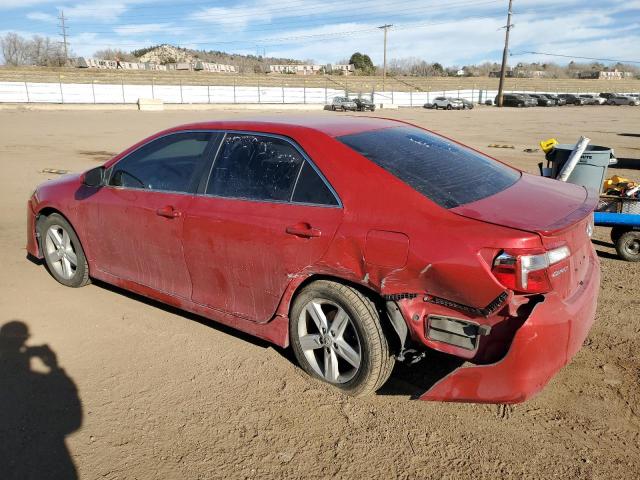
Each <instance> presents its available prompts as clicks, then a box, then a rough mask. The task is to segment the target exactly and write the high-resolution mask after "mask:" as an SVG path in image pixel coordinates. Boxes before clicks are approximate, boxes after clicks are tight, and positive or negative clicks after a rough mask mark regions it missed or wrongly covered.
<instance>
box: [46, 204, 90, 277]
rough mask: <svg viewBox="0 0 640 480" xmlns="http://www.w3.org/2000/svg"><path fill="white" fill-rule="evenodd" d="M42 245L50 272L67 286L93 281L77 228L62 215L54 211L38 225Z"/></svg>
mask: <svg viewBox="0 0 640 480" xmlns="http://www.w3.org/2000/svg"><path fill="white" fill-rule="evenodd" d="M38 233H39V236H40V247H41V249H42V253H43V254H44V260H45V263H46V265H47V269H48V270H49V273H51V275H52V276H53V278H55V279H56V280H57V281H58V282H60V283H61V284H63V285H66V286H67V287H83V286H84V285H87V284H88V283H89V266H88V265H87V259H86V257H85V254H84V250H83V249H82V245H80V240H79V239H78V236H77V235H76V232H75V231H74V230H73V227H72V226H71V225H70V224H69V222H67V220H65V218H64V217H63V216H62V215H59V214H57V213H53V214H51V215H49V216H48V217H46V218H45V219H44V220H43V221H42V222H41V223H40V224H39V226H38Z"/></svg>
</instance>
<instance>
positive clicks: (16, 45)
mask: <svg viewBox="0 0 640 480" xmlns="http://www.w3.org/2000/svg"><path fill="white" fill-rule="evenodd" d="M0 48H2V56H3V57H4V62H5V63H6V64H7V65H11V66H14V67H15V66H17V65H25V64H27V62H28V59H29V45H28V40H26V39H25V38H23V37H21V36H20V35H18V34H17V33H13V32H9V33H7V34H6V35H5V36H4V37H2V38H1V39H0Z"/></svg>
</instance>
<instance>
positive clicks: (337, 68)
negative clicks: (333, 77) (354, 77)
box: [326, 63, 356, 75]
mask: <svg viewBox="0 0 640 480" xmlns="http://www.w3.org/2000/svg"><path fill="white" fill-rule="evenodd" d="M326 69H327V71H328V72H341V73H342V74H343V75H350V74H352V73H354V72H355V71H356V67H355V65H353V64H351V63H349V64H339V63H337V64H336V63H330V64H328V65H327V67H326Z"/></svg>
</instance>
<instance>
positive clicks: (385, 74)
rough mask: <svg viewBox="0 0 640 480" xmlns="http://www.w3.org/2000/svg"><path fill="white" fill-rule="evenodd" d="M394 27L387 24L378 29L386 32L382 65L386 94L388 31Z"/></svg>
mask: <svg viewBox="0 0 640 480" xmlns="http://www.w3.org/2000/svg"><path fill="white" fill-rule="evenodd" d="M391 27H393V25H390V24H386V25H382V26H380V27H378V28H381V29H382V30H384V60H383V64H382V91H383V92H384V81H385V79H386V77H387V30H388V29H389V28H391Z"/></svg>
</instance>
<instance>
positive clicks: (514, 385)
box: [420, 256, 600, 403]
mask: <svg viewBox="0 0 640 480" xmlns="http://www.w3.org/2000/svg"><path fill="white" fill-rule="evenodd" d="M591 262H592V265H591V271H590V274H589V275H588V276H587V279H588V281H587V282H586V283H585V284H583V285H582V286H581V287H580V289H579V290H578V291H577V292H576V293H575V294H574V295H573V296H572V297H571V298H569V299H566V300H562V299H560V298H559V297H558V296H557V295H555V294H549V295H546V296H545V300H544V301H543V302H541V303H539V304H538V305H536V307H535V308H534V310H533V312H532V313H531V315H530V316H529V318H528V319H527V321H526V322H525V323H524V324H523V325H522V327H520V329H519V330H518V331H517V333H516V335H515V337H514V339H513V343H512V344H511V347H510V349H509V352H508V353H507V354H506V356H505V357H504V358H503V359H502V360H500V361H499V362H496V363H493V364H490V365H477V366H469V367H464V366H463V367H460V368H458V369H457V370H454V371H453V372H451V373H450V374H449V375H447V376H446V377H444V378H443V379H442V380H440V381H439V382H437V383H436V384H435V385H434V386H433V387H431V388H430V389H429V390H427V392H425V393H424V394H423V395H422V396H421V397H420V400H436V401H450V402H476V403H519V402H523V401H525V400H527V399H529V398H531V397H532V396H533V395H535V394H536V393H538V392H539V391H540V390H542V388H543V387H544V386H545V385H546V384H547V383H548V382H549V380H550V379H551V378H552V377H553V376H554V375H555V374H556V373H557V372H558V370H560V369H561V368H562V367H564V366H565V365H566V364H567V363H569V361H570V360H571V359H572V358H573V356H574V355H575V354H576V352H577V351H578V350H580V347H581V346H582V343H583V342H584V340H585V338H586V337H587V335H588V333H589V330H590V328H591V326H592V325H593V322H594V319H595V313H596V305H597V297H598V290H599V288H600V267H599V264H598V260H597V258H595V256H594V258H592V260H591Z"/></svg>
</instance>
